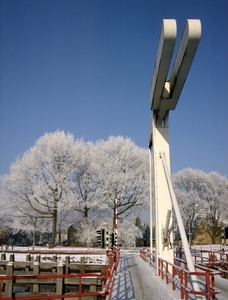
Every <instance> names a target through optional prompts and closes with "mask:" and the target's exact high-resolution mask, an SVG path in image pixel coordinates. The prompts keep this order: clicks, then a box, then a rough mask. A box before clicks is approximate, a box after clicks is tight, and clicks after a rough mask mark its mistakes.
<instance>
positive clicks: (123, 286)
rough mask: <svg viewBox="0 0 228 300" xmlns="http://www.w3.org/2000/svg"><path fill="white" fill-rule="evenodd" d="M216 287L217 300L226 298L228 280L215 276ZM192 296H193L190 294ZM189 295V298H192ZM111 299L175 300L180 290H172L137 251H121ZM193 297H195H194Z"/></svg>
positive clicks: (227, 296) (227, 294) (227, 295)
mask: <svg viewBox="0 0 228 300" xmlns="http://www.w3.org/2000/svg"><path fill="white" fill-rule="evenodd" d="M215 284H216V287H217V289H221V293H220V294H218V295H216V299H217V300H227V299H228V281H227V280H226V279H223V278H221V277H218V276H216V277H215ZM192 297H193V296H192ZM192 297H191V295H189V299H193V298H192ZM111 299H112V300H176V299H180V291H179V289H177V290H176V291H173V290H172V287H171V284H169V285H167V284H166V283H165V281H164V280H161V278H160V277H158V276H157V275H156V271H155V269H154V267H150V265H149V263H148V262H144V261H143V260H142V259H141V258H140V256H139V253H127V252H125V253H124V252H121V257H120V263H119V268H118V271H117V273H116V276H115V284H114V289H113V293H112V298H111ZM194 299H195V298H194Z"/></svg>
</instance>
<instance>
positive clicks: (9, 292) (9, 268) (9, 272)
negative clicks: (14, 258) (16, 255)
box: [6, 262, 14, 298]
mask: <svg viewBox="0 0 228 300" xmlns="http://www.w3.org/2000/svg"><path fill="white" fill-rule="evenodd" d="M13 274H14V263H13V262H8V264H7V269H6V276H13ZM12 297H13V280H12V279H10V280H7V281H6V298H12Z"/></svg>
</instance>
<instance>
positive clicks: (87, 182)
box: [70, 140, 99, 219]
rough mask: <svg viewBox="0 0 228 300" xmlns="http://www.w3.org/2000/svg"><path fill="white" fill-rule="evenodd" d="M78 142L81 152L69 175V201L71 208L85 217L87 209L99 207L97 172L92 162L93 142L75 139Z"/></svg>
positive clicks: (87, 215)
mask: <svg viewBox="0 0 228 300" xmlns="http://www.w3.org/2000/svg"><path fill="white" fill-rule="evenodd" d="M78 143H80V144H81V147H82V152H81V156H80V165H79V166H78V167H77V169H75V171H74V172H73V174H72V175H71V184H70V189H71V191H72V193H71V196H72V199H71V203H72V209H74V210H75V211H77V212H78V213H80V214H81V215H82V217H83V218H84V219H87V218H89V211H90V210H91V209H93V208H94V207H99V197H98V196H97V190H98V187H99V186H98V182H97V180H98V179H97V178H98V173H97V169H96V168H95V164H94V155H93V153H94V144H92V143H84V142H83V141H82V140H79V141H76V144H78Z"/></svg>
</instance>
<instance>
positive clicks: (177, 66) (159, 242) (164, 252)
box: [149, 20, 201, 289]
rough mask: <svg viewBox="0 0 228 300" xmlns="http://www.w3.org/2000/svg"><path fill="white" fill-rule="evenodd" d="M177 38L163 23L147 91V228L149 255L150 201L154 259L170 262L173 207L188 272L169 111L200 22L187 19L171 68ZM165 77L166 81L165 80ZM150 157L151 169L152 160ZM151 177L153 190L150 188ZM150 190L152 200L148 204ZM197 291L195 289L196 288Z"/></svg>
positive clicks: (175, 100)
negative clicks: (172, 173)
mask: <svg viewBox="0 0 228 300" xmlns="http://www.w3.org/2000/svg"><path fill="white" fill-rule="evenodd" d="M176 35H177V26H176V21H175V20H163V22H162V27H161V32H160V39H159V44H158V50H157V58H156V61H155V65H154V71H153V77H152V82H151V88H150V100H151V105H150V109H151V110H152V123H151V130H150V136H149V153H150V174H151V175H150V182H151V185H150V187H151V192H150V195H151V196H150V227H151V230H150V232H151V237H150V238H151V243H150V244H151V252H152V239H153V238H152V218H153V217H152V202H153V203H154V211H155V228H156V229H155V232H156V233H155V234H156V236H155V237H154V238H155V240H156V256H157V265H158V258H162V259H164V260H167V261H169V262H173V256H174V253H173V247H172V242H173V234H172V207H173V208H174V211H175V214H176V218H177V221H178V227H179V231H180V234H181V239H182V243H183V246H184V251H185V255H186V259H187V263H188V268H189V270H190V271H194V265H193V261H192V258H191V253H190V249H189V246H188V241H187V237H186V234H185V229H184V225H183V222H182V218H181V215H180V211H179V207H178V204H177V200H176V197H175V194H174V191H173V188H172V184H171V180H170V154H169V135H168V128H169V123H168V122H169V111H170V110H175V108H176V106H177V103H178V100H179V97H180V94H181V91H182V89H183V86H184V83H185V80H186V78H187V75H188V72H189V70H190V67H191V64H192V61H193V59H194V56H195V53H196V51H197V48H198V45H199V41H200V38H201V22H200V20H187V21H186V24H185V27H184V30H183V34H182V37H181V41H180V44H179V47H178V50H177V54H176V58H175V60H174V63H173V66H172V69H171V70H170V64H171V60H172V56H173V50H174V47H175V42H176ZM169 74H170V75H169ZM168 75H169V78H167V77H168ZM151 157H153V166H152V160H151ZM152 175H153V187H152ZM152 190H153V197H154V201H152ZM196 289H197V287H196Z"/></svg>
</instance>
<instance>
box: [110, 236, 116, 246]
mask: <svg viewBox="0 0 228 300" xmlns="http://www.w3.org/2000/svg"><path fill="white" fill-rule="evenodd" d="M109 237H110V244H111V246H112V247H113V246H114V245H115V244H114V243H115V239H114V232H113V233H111V234H110V236H109Z"/></svg>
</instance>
